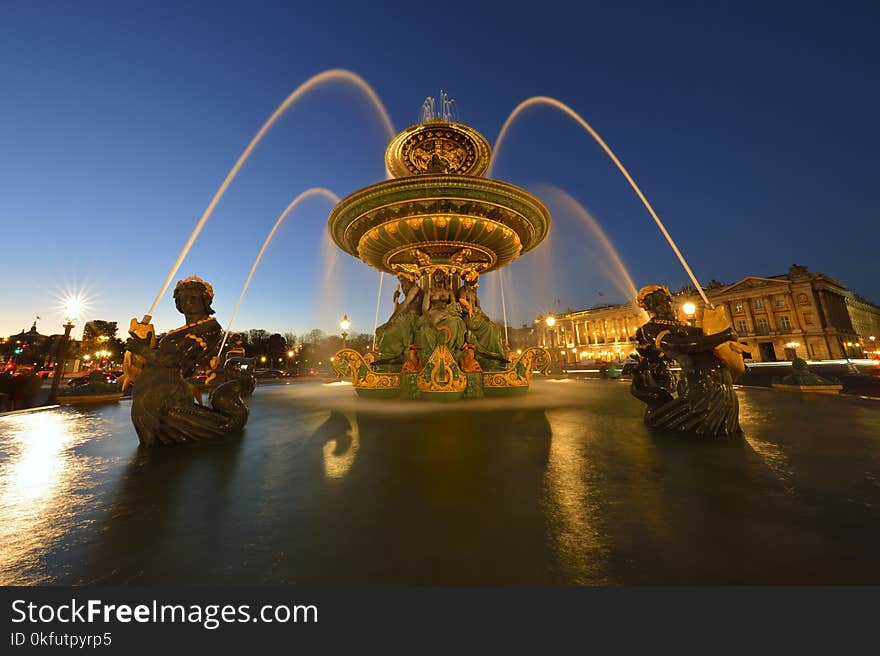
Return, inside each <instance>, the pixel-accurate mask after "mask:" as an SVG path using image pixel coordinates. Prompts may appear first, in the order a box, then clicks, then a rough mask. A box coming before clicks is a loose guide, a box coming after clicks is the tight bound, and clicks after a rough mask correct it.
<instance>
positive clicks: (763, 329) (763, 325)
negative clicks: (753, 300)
mask: <svg viewBox="0 0 880 656" xmlns="http://www.w3.org/2000/svg"><path fill="white" fill-rule="evenodd" d="M769 333H770V329H769V328H768V326H767V318H766V317H759V318H758V334H759V335H767V334H769Z"/></svg>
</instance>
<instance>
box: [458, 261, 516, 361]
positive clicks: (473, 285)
mask: <svg viewBox="0 0 880 656" xmlns="http://www.w3.org/2000/svg"><path fill="white" fill-rule="evenodd" d="M479 280H480V274H478V273H477V272H476V271H473V270H471V271H466V272H465V273H464V274H462V277H461V281H462V285H461V287H459V288H458V292H457V294H456V296H457V297H458V303H459V305H461V307H462V308H463V310H464V313H463V315H462V316H463V318H464V324H465V327H466V328H467V330H468V339H469V340H470V341H471V342H472V346H473V349H474V351H475V352H476V357H477V360H478V361H479V362H480V364H481V365H482V367H483V368H484V369H488V370H492V369H503V368H504V367H505V366H506V365H508V364H509V363H510V361H509V360H508V359H507V358H505V357H504V342H503V341H502V339H501V329H500V328H499V327H498V326H497V325H495V322H493V321H492V320H491V319H490V318H489V317H488V316H486V313H485V312H483V308H482V307H480V297H479V296H478V295H477V287H479V286H480V282H479Z"/></svg>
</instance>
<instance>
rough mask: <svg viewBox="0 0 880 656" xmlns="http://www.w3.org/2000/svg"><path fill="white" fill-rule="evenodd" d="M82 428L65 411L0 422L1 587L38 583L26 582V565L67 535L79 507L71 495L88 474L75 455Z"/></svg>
mask: <svg viewBox="0 0 880 656" xmlns="http://www.w3.org/2000/svg"><path fill="white" fill-rule="evenodd" d="M80 423H81V422H80V421H78V417H77V416H75V415H73V416H72V415H70V414H69V413H65V412H61V411H42V412H35V413H30V414H25V415H16V416H11V417H4V418H3V419H0V435H2V436H3V441H2V442H0V456H2V458H0V460H2V464H0V520H2V521H0V583H3V584H9V583H13V582H14V583H19V584H22V583H38V582H39V581H34V580H30V579H28V578H26V579H24V580H22V572H21V568H22V566H27V565H29V564H31V563H33V562H34V561H35V560H36V559H37V558H39V556H40V555H41V554H42V553H44V552H45V551H46V550H48V548H49V547H50V546H51V543H52V542H53V541H54V540H55V539H57V538H58V537H60V536H61V535H62V534H63V533H64V531H65V526H64V523H63V521H62V520H63V518H64V517H67V516H70V515H71V514H72V511H73V509H72V507H71V506H72V505H75V504H76V503H77V499H76V498H75V495H73V496H71V495H70V494H69V493H70V492H71V491H72V488H73V487H74V484H75V483H76V482H77V481H78V479H79V478H80V477H81V476H82V474H83V473H84V471H85V469H86V467H85V464H84V462H83V460H82V459H76V458H75V457H74V454H73V453H72V452H71V447H73V446H76V444H77V443H79V442H80V441H81V438H82V436H83V434H84V433H83V431H82V430H81V428H80ZM83 500H84V499H82V498H80V499H79V501H80V502H81V501H83Z"/></svg>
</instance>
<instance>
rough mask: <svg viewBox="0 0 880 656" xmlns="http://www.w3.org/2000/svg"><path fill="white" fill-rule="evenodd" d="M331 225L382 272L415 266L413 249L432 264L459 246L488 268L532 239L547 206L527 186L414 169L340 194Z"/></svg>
mask: <svg viewBox="0 0 880 656" xmlns="http://www.w3.org/2000/svg"><path fill="white" fill-rule="evenodd" d="M328 228H329V230H330V235H331V237H332V238H333V241H334V242H335V243H336V244H337V245H338V246H339V247H340V248H341V249H343V250H344V251H346V252H347V253H350V254H351V255H354V256H355V257H358V258H360V259H361V260H363V261H364V262H366V263H367V264H369V265H370V266H372V267H375V268H376V269H379V270H380V271H385V272H387V273H396V272H397V271H399V270H400V268H401V265H405V266H406V265H408V266H418V265H419V260H418V257H419V255H418V253H417V250H418V251H421V252H422V253H425V254H427V255H428V256H429V257H430V258H431V260H432V261H433V262H434V263H440V262H444V261H448V259H449V258H450V257H451V256H452V255H453V254H454V253H456V252H458V251H460V250H461V249H462V248H469V249H471V254H470V257H469V261H471V262H478V263H480V264H481V265H482V266H480V269H481V270H482V271H483V272H485V271H491V270H493V269H497V268H500V267H502V266H504V265H506V264H509V263H510V262H511V261H513V260H514V259H515V258H517V257H519V256H520V255H521V254H523V253H525V252H528V251H529V250H531V249H532V248H534V247H535V246H537V245H538V244H539V243H541V241H542V240H543V239H544V237H546V236H547V232H548V231H549V229H550V213H549V212H548V211H547V208H546V207H544V205H543V203H541V201H540V200H538V199H537V198H536V197H535V196H533V195H532V194H530V193H529V192H527V191H525V190H523V189H520V188H519V187H516V186H514V185H511V184H508V183H506V182H500V181H498V180H491V179H488V178H481V177H475V176H464V175H449V174H437V175H427V174H423V175H418V176H410V177H405V178H400V179H397V180H388V181H385V182H379V183H377V184H374V185H371V186H369V187H366V188H364V189H360V190H359V191H356V192H355V193H353V194H351V195H349V196H347V197H346V198H344V199H343V200H342V201H341V202H340V203H339V204H338V205H337V206H336V207H335V208H334V209H333V211H332V212H331V214H330V217H329V219H328Z"/></svg>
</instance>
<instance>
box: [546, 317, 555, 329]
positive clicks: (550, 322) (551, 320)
mask: <svg viewBox="0 0 880 656" xmlns="http://www.w3.org/2000/svg"><path fill="white" fill-rule="evenodd" d="M544 323H546V324H547V327H548V328H552V327H553V326H555V325H556V317H554V316H553V315H552V314H548V315H547V318H546V319H544Z"/></svg>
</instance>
